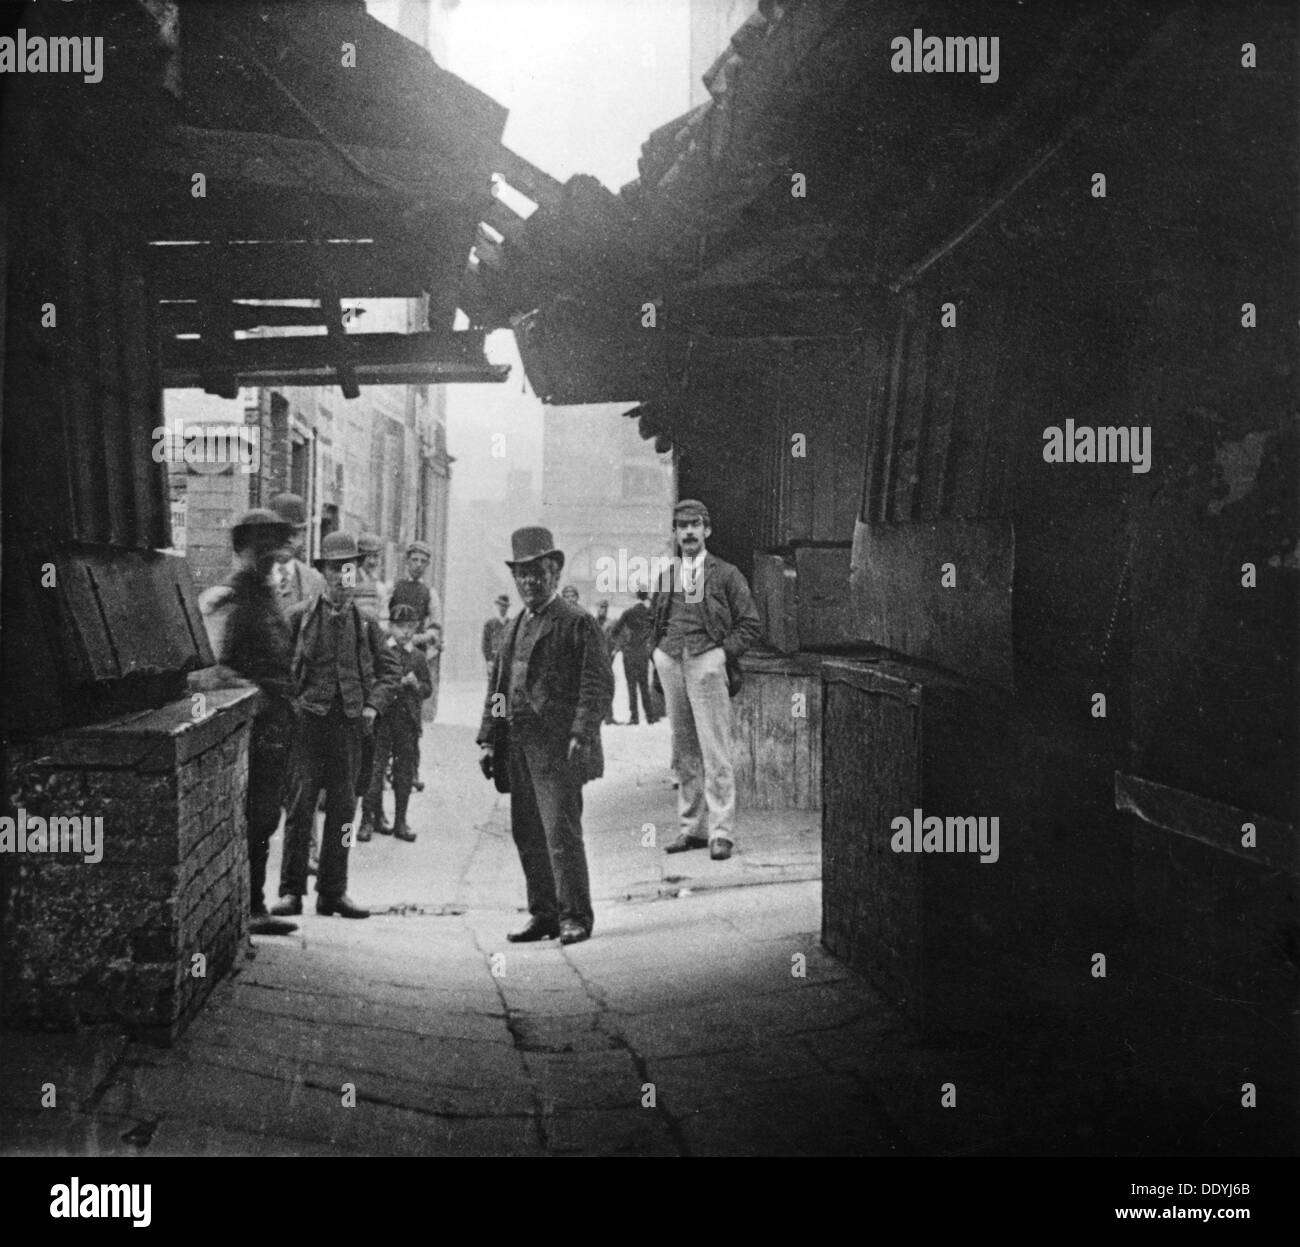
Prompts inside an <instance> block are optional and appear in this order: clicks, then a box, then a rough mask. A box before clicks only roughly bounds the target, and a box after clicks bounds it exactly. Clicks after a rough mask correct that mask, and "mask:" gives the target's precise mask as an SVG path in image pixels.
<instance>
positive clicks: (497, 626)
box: [483, 593, 510, 677]
mask: <svg viewBox="0 0 1300 1247" xmlns="http://www.w3.org/2000/svg"><path fill="white" fill-rule="evenodd" d="M494 604H495V606H496V608H497V613H496V614H495V615H493V616H492V618H491V619H489V620H488V621H487V623H485V624H484V625H483V661H484V662H485V663H487V673H488V675H489V677H490V676H491V675H492V664H493V663H494V662H496V660H497V655H498V654H499V653H500V652H501V640H502V638H503V637H504V636H505V631H506V615H507V614H509V612H510V599H509V597H507V596H506V594H504V593H498V594H497V596H496V602H495V603H494Z"/></svg>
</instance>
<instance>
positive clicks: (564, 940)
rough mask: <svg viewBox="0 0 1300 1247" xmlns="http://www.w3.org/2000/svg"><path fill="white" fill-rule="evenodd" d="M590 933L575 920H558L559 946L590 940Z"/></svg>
mask: <svg viewBox="0 0 1300 1247" xmlns="http://www.w3.org/2000/svg"><path fill="white" fill-rule="evenodd" d="M590 938H591V932H590V931H588V930H587V928H586V927H584V926H583V925H582V923H580V922H579V921H578V920H577V919H576V918H561V919H560V943H561V944H581V943H582V941H583V940H586V939H590Z"/></svg>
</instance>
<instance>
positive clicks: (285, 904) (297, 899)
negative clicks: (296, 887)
mask: <svg viewBox="0 0 1300 1247" xmlns="http://www.w3.org/2000/svg"><path fill="white" fill-rule="evenodd" d="M271 912H272V913H273V914H276V915H278V916H279V917H281V918H288V917H294V918H296V917H297V916H298V915H299V914H300V913H302V897H301V896H282V897H280V903H279V904H278V905H272V906H271Z"/></svg>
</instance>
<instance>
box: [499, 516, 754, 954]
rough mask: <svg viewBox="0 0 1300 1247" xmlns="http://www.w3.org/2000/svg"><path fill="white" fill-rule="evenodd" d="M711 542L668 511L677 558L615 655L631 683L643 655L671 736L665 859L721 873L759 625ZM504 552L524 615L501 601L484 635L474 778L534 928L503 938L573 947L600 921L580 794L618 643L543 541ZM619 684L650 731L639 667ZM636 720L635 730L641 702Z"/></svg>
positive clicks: (596, 772)
mask: <svg viewBox="0 0 1300 1247" xmlns="http://www.w3.org/2000/svg"><path fill="white" fill-rule="evenodd" d="M712 531H713V530H712V528H711V526H710V524H709V512H708V509H707V508H706V507H705V506H704V504H703V503H701V502H699V501H697V500H695V499H687V500H684V501H682V502H679V503H678V504H677V505H676V507H675V508H674V511H673V534H674V538H675V542H676V550H677V553H678V557H677V558H675V559H674V560H672V561H670V562H669V564H668V567H667V568H666V569H665V570H664V572H663V573H662V575H661V577H660V580H659V583H658V584H657V586H656V588H655V593H654V596H653V598H652V599H651V600H650V603H649V605H648V606H647V605H646V599H647V597H648V596H649V595H648V593H647V592H646V591H644V590H642V591H640V592H638V593H637V605H636V606H633V607H631V608H629V610H628V611H627V612H625V615H624V618H626V617H627V616H628V615H631V614H632V612H634V611H638V608H640V610H639V611H638V614H637V615H636V616H634V617H633V619H632V620H631V621H630V623H629V625H628V626H627V628H626V629H623V631H622V632H620V634H619V643H620V645H621V647H622V649H623V653H624V664H625V670H626V669H627V666H628V661H629V660H628V653H629V649H630V650H631V653H632V655H633V657H632V660H631V661H632V664H633V666H634V667H635V664H636V663H637V661H638V659H637V655H638V653H645V652H646V651H647V650H648V651H649V652H650V656H651V658H652V660H653V663H654V669H655V673H656V680H657V682H658V684H659V686H660V687H661V688H662V691H663V697H664V702H665V705H666V707H667V712H668V716H669V719H670V720H671V723H672V746H673V764H674V767H675V770H676V773H677V778H678V801H677V812H678V827H679V832H678V835H677V837H676V838H675V839H674V840H673V841H672V843H671V844H669V845H668V846H667V850H666V851H667V852H669V853H680V852H685V851H687V850H691V849H697V848H706V847H707V848H708V849H709V851H710V856H711V857H712V858H713V859H715V860H718V861H723V860H726V859H727V858H729V857H730V856H731V853H732V849H733V847H734V843H735V832H734V821H735V808H736V785H735V774H734V770H733V767H732V761H731V705H730V698H731V696H734V694H735V693H736V692H737V691H738V689H739V687H740V671H739V665H738V660H739V658H740V656H741V655H742V654H743V653H744V652H745V650H747V649H748V648H749V647H750V646H751V645H752V644H753V643H754V642H755V641H756V640H757V639H758V636H759V632H760V621H759V616H758V611H757V610H756V609H755V606H754V601H753V598H752V596H751V594H750V591H749V586H748V585H747V584H746V583H745V578H744V576H743V575H742V574H741V573H740V571H739V570H738V569H737V568H735V567H733V566H732V565H731V564H730V563H727V562H725V561H724V560H722V559H720V558H718V557H717V556H716V555H714V554H711V553H709V551H708V550H707V548H706V544H705V543H706V541H707V539H708V537H709V536H710V535H711V533H712ZM511 547H512V553H513V555H514V557H513V558H512V559H509V560H507V566H508V567H509V568H510V570H511V573H512V575H513V577H514V581H515V587H516V589H517V590H518V592H519V596H520V598H521V599H522V601H523V606H524V609H523V610H522V611H521V612H520V613H519V614H518V615H517V616H516V617H515V618H514V619H513V620H508V619H507V614H508V611H509V600H508V599H506V598H505V596H504V595H502V597H499V598H498V599H497V609H498V620H497V621H496V624H495V626H494V621H491V620H490V621H489V622H488V625H487V626H486V627H485V629H484V657H485V658H487V657H488V655H489V652H491V653H492V657H491V660H490V663H489V673H488V691H487V697H486V700H485V702H484V707H483V717H482V722H481V724H480V728H479V734H478V744H479V747H480V751H481V752H480V766H481V767H482V770H483V773H484V775H486V776H487V777H488V778H489V779H491V780H493V781H494V782H495V783H496V786H497V788H498V789H499V790H500V791H502V792H509V793H510V825H511V833H512V835H513V838H514V842H515V848H516V850H517V852H518V854H519V861H520V864H521V866H522V867H523V873H524V881H525V887H526V892H527V899H528V913H529V919H528V922H527V923H526V924H525V925H524V926H523V927H522V928H521V929H520V930H518V931H514V932H512V933H511V934H510V935H508V936H507V938H508V939H509V940H511V941H512V942H516V943H519V942H532V941H535V940H544V939H555V938H558V939H559V940H560V942H561V943H563V944H573V943H578V942H579V941H582V940H585V939H588V938H589V937H590V935H591V932H592V928H593V925H594V921H595V919H594V913H593V910H592V903H591V887H590V881H589V877H588V870H587V857H586V850H585V847H584V845H583V839H582V787H583V785H584V784H585V783H587V782H588V781H590V780H593V779H597V778H599V777H600V776H601V775H602V774H603V773H604V755H603V752H602V749H601V741H600V728H601V726H602V724H604V723H606V722H608V721H609V714H610V704H611V700H612V698H613V693H614V675H613V668H612V666H611V661H610V658H611V638H612V637H613V635H614V633H615V629H610V630H609V632H608V633H607V632H606V630H605V629H603V628H602V626H601V624H600V622H598V620H597V618H596V617H595V616H592V615H590V614H588V613H587V612H586V611H585V610H583V609H582V608H581V606H580V605H579V604H578V603H577V601H575V600H572V597H566V596H564V595H562V594H561V592H560V589H559V581H560V575H561V572H562V571H563V569H564V553H563V551H561V550H559V549H557V548H556V547H555V542H554V539H553V538H552V535H551V533H550V531H549V530H547V529H545V528H521V529H518V530H516V531H515V532H514V533H513V534H512V536H511ZM573 597H576V594H575V595H573ZM622 623H623V621H622V620H620V621H619V625H616V629H618V628H621V626H622ZM489 629H490V630H491V631H490V632H489ZM628 637H630V638H631V644H629V640H628V639H627V638H628ZM490 641H491V642H492V643H493V647H494V648H493V649H492V650H491V651H490V650H489V642H490ZM627 674H628V695H629V698H630V699H634V698H635V696H636V694H635V692H634V689H636V688H638V687H639V688H641V689H642V704H643V705H644V706H645V707H646V711H647V717H649V706H650V703H649V701H648V699H647V698H646V697H645V692H644V687H645V686H644V684H643V683H642V681H644V680H645V679H646V662H645V660H644V659H641V660H640V674H639V676H638V674H637V671H636V670H635V669H633V670H629V671H628V672H627ZM632 707H633V716H634V721H635V715H636V702H635V700H632Z"/></svg>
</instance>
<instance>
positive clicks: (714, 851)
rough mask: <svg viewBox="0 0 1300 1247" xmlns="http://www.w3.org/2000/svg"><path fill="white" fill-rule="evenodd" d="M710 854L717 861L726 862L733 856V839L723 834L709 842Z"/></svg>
mask: <svg viewBox="0 0 1300 1247" xmlns="http://www.w3.org/2000/svg"><path fill="white" fill-rule="evenodd" d="M709 856H710V857H711V858H713V860H714V861H715V862H725V861H726V860H727V858H729V857H730V856H731V841H730V840H724V839H723V838H722V837H721V836H719V837H718V839H716V840H712V841H710V842H709Z"/></svg>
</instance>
